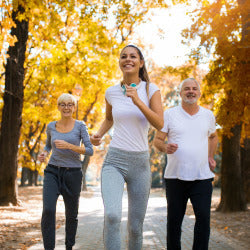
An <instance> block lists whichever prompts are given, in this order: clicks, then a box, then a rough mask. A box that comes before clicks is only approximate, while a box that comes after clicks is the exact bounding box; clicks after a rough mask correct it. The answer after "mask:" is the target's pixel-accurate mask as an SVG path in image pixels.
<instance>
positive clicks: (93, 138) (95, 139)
mask: <svg viewBox="0 0 250 250" xmlns="http://www.w3.org/2000/svg"><path fill="white" fill-rule="evenodd" d="M90 142H91V143H92V144H93V145H94V146H99V145H100V144H101V143H102V137H101V136H100V135H99V134H94V135H92V136H90Z"/></svg>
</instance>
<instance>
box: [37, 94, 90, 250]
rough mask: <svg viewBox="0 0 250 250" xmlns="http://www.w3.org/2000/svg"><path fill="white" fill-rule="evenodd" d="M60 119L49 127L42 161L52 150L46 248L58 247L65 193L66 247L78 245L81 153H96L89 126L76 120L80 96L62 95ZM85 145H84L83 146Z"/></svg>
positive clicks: (45, 199) (44, 217) (44, 229)
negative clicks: (59, 206)
mask: <svg viewBox="0 0 250 250" xmlns="http://www.w3.org/2000/svg"><path fill="white" fill-rule="evenodd" d="M57 104H58V110H59V111H60V113H61V119H60V120H59V121H53V122H51V123H49V124H48V126H47V140H46V146H45V148H44V152H43V153H41V154H40V155H39V160H40V161H41V162H44V161H45V159H46V157H47V155H48V154H49V152H50V151H51V150H52V154H51V156H50V159H49V162H48V165H47V167H46V169H45V170H44V183H43V214H42V222H41V226H42V235H43V244H44V248H45V249H46V250H51V249H54V248H55V228H56V226H55V224H56V202H57V199H58V196H59V195H60V194H61V195H62V196H63V200H64V204H65V214H66V240H65V245H66V249H67V250H69V249H72V247H73V245H74V244H75V235H76V230H77V222H78V219H77V215H78V207H79V197H80V192H81V185H82V171H81V160H80V155H81V154H85V155H93V147H92V144H91V142H90V139H89V134H88V129H87V127H86V125H85V124H84V122H82V121H78V120H75V119H73V113H74V111H75V109H76V99H75V97H74V96H73V95H70V94H62V95H61V96H60V97H59V98H58V100H57ZM81 144H82V145H81Z"/></svg>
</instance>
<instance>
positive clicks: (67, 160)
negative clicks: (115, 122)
mask: <svg viewBox="0 0 250 250" xmlns="http://www.w3.org/2000/svg"><path fill="white" fill-rule="evenodd" d="M55 140H64V141H66V142H68V143H71V144H74V145H76V146H80V143H81V142H82V143H83V144H84V146H85V149H86V152H85V155H93V146H92V144H91V142H90V139H89V134H88V129H87V127H86V125H85V123H84V122H83V121H78V120H76V121H75V124H74V127H73V129H72V130H71V131H70V132H68V133H60V132H58V131H57V130H56V121H53V122H50V123H49V124H48V126H47V140H46V146H45V148H44V149H45V150H46V151H48V152H50V151H51V150H52V154H51V156H50V159H49V164H52V165H55V166H58V167H67V168H80V167H81V161H80V154H79V153H76V152H74V151H72V150H70V149H58V148H56V146H55V143H54V141H55Z"/></svg>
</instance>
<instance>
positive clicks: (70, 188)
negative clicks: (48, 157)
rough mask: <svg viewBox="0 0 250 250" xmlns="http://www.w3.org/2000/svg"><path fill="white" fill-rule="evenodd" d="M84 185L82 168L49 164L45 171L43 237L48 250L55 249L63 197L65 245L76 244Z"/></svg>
mask: <svg viewBox="0 0 250 250" xmlns="http://www.w3.org/2000/svg"><path fill="white" fill-rule="evenodd" d="M81 185H82V171H81V168H63V167H57V166H54V165H51V164H48V166H47V167H46V169H45V170H44V183H43V214H42V221H41V226H42V235H43V244H44V248H45V249H46V250H51V249H54V248H55V229H56V203H57V199H58V196H59V195H60V194H61V195H62V196H63V200H64V205H65V215H66V239H65V245H66V246H67V247H72V246H73V245H74V244H75V235H76V230H77V224H78V219H77V215H78V207H79V197H80V192H81Z"/></svg>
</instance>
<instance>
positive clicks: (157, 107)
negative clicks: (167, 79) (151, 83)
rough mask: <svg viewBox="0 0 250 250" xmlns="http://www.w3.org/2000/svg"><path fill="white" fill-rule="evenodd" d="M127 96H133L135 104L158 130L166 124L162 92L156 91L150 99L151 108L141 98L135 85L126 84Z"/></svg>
mask: <svg viewBox="0 0 250 250" xmlns="http://www.w3.org/2000/svg"><path fill="white" fill-rule="evenodd" d="M126 88H127V92H126V94H127V96H129V97H131V98H132V100H133V102H134V104H135V105H136V106H137V107H138V108H139V109H140V110H141V112H142V113H143V114H144V115H145V117H146V118H147V120H148V121H149V123H150V124H151V125H152V126H153V127H155V128H156V129H158V130H161V129H162V127H163V124H164V121H163V108H162V102H161V93H160V91H156V92H155V93H154V94H153V96H152V97H151V99H150V108H149V107H148V106H147V105H146V104H145V103H144V102H143V101H142V100H141V99H140V98H139V96H138V94H137V90H136V89H135V88H133V87H130V86H126Z"/></svg>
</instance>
